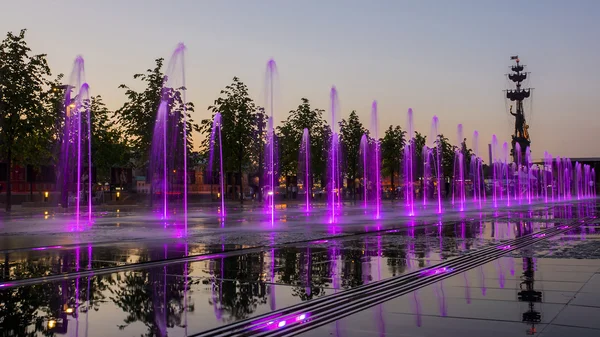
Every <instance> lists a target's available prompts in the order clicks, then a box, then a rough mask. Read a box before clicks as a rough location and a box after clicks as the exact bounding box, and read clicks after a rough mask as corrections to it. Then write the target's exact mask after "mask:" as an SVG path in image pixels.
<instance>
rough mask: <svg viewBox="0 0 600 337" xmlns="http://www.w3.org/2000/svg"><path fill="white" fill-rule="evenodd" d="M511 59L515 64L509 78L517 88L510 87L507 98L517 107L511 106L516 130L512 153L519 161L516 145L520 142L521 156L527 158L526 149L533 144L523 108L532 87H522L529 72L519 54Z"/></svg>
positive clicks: (513, 137) (513, 136)
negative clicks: (521, 61) (521, 62)
mask: <svg viewBox="0 0 600 337" xmlns="http://www.w3.org/2000/svg"><path fill="white" fill-rule="evenodd" d="M510 59H511V60H514V61H515V64H514V65H513V66H511V67H510V69H511V71H512V73H510V74H508V79H509V80H511V81H512V82H513V83H514V84H515V86H516V89H509V90H507V91H506V98H507V99H509V100H510V101H511V102H514V103H515V108H516V109H514V111H513V106H512V104H511V106H510V114H511V115H513V116H514V117H515V131H514V134H513V135H512V150H511V155H512V157H513V160H514V161H515V162H517V150H516V145H517V144H519V147H520V152H521V158H525V151H526V149H527V147H529V146H530V145H531V140H530V139H529V130H528V129H529V125H527V121H526V119H525V110H524V109H523V100H525V99H526V98H529V96H530V95H531V89H530V88H521V83H522V82H523V81H525V79H527V72H525V71H523V70H524V69H525V66H524V65H522V64H520V61H519V56H511V58H510Z"/></svg>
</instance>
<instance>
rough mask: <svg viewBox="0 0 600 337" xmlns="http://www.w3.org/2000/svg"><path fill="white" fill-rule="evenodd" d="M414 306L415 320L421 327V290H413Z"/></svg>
mask: <svg viewBox="0 0 600 337" xmlns="http://www.w3.org/2000/svg"><path fill="white" fill-rule="evenodd" d="M413 306H414V310H413V311H414V312H415V320H416V324H417V326H418V327H421V299H420V298H419V291H418V290H415V291H413Z"/></svg>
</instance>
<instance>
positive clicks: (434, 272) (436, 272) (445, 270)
mask: <svg viewBox="0 0 600 337" xmlns="http://www.w3.org/2000/svg"><path fill="white" fill-rule="evenodd" d="M453 271H454V269H452V268H449V267H440V268H434V269H427V270H424V271H422V272H421V276H423V277H425V276H433V275H439V274H444V273H450V272H453Z"/></svg>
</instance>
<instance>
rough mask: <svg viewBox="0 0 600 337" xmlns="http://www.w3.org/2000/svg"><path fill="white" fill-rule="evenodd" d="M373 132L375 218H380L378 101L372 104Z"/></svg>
mask: <svg viewBox="0 0 600 337" xmlns="http://www.w3.org/2000/svg"><path fill="white" fill-rule="evenodd" d="M371 132H372V133H373V142H374V145H373V146H374V149H373V153H374V162H373V181H374V182H375V184H374V185H375V219H379V217H380V213H381V154H380V145H381V144H380V143H379V117H378V116H377V101H373V104H372V105H371Z"/></svg>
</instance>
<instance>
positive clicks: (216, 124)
mask: <svg viewBox="0 0 600 337" xmlns="http://www.w3.org/2000/svg"><path fill="white" fill-rule="evenodd" d="M221 127H222V121H221V113H219V112H217V113H216V114H215V117H214V119H213V125H212V131H211V133H210V154H209V161H208V165H209V170H208V172H209V177H210V178H211V179H212V178H213V174H212V172H213V171H212V170H213V166H214V151H215V147H217V148H218V150H219V186H220V191H221V195H220V199H221V216H223V217H225V216H226V211H225V184H224V181H223V180H224V179H223V177H224V176H223V143H222V138H221ZM217 135H218V139H219V142H218V143H217V141H216V140H215V138H216V136H217ZM211 193H212V192H211Z"/></svg>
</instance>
